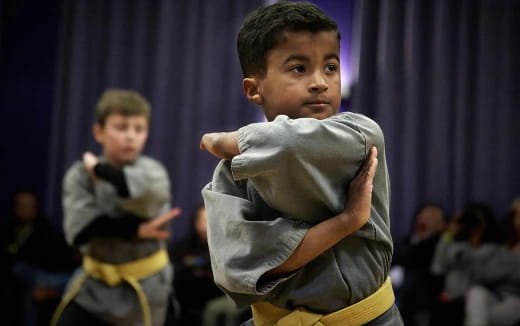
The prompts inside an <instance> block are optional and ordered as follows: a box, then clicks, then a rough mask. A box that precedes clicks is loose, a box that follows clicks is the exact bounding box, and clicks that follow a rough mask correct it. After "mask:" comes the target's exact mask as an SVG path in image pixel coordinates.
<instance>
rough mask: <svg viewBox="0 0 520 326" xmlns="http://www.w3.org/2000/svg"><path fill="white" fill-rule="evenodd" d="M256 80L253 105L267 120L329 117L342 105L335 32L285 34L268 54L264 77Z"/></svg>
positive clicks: (337, 44)
mask: <svg viewBox="0 0 520 326" xmlns="http://www.w3.org/2000/svg"><path fill="white" fill-rule="evenodd" d="M255 80H256V83H257V86H258V95H259V101H258V102H255V103H257V104H260V105H261V106H262V108H263V110H264V114H265V116H266V118H267V120H268V121H271V120H273V119H274V118H275V117H276V116H277V115H279V114H285V115H287V116H289V117H290V118H292V119H297V118H316V119H324V118H327V117H330V116H331V115H333V114H335V113H336V112H337V111H338V109H339V106H340V104H341V77H340V70H339V42H338V38H337V33H336V32H335V31H320V32H316V33H311V32H284V33H283V39H282V40H281V41H280V42H279V44H278V45H277V46H276V47H275V48H273V49H272V50H270V51H269V52H268V54H267V74H266V75H265V76H264V77H263V78H255Z"/></svg>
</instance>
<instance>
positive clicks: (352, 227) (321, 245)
mask: <svg viewBox="0 0 520 326" xmlns="http://www.w3.org/2000/svg"><path fill="white" fill-rule="evenodd" d="M237 136H238V133H237V132H236V131H234V132H218V133H207V134H205V135H203V137H202V139H201V142H200V148H201V149H203V150H207V151H208V152H210V153H211V154H212V155H214V156H216V157H218V158H221V159H226V160H230V159H232V158H233V157H234V156H236V155H239V154H240V150H239V147H238V138H237ZM377 165H378V159H377V149H376V147H375V146H372V147H371V148H370V151H369V154H368V157H367V159H366V161H365V163H364V165H363V167H362V169H361V170H360V171H359V173H358V174H357V175H356V177H355V178H354V179H353V180H352V181H351V183H350V186H349V196H348V199H347V201H346V203H345V208H344V210H343V211H342V212H341V213H339V214H338V215H336V216H333V217H332V218H329V219H326V220H325V221H323V222H321V223H319V224H317V225H314V226H313V227H311V228H310V229H309V231H308V232H307V233H306V235H305V236H304V238H303V240H302V241H301V242H300V244H299V245H298V246H297V247H296V249H295V250H294V251H293V253H292V254H291V255H290V256H289V258H288V259H287V260H286V261H285V262H284V263H282V264H281V265H279V266H277V267H275V268H273V269H271V270H270V271H268V272H267V273H266V274H265V275H264V276H265V277H270V276H272V277H275V276H278V275H282V274H287V273H290V272H293V271H295V270H297V269H298V268H300V267H302V266H303V265H305V264H307V263H308V262H310V261H312V260H313V259H315V258H316V257H318V256H319V255H321V254H322V253H323V252H325V251H326V250H328V249H329V248H331V247H332V246H334V245H335V244H336V243H338V242H339V241H340V240H341V239H343V238H345V237H346V236H348V235H349V234H351V233H353V232H355V231H357V230H358V229H359V228H361V227H362V226H363V225H364V224H365V223H366V222H367V221H368V218H369V216H370V208H371V200H372V190H373V180H374V176H375V172H376V169H377Z"/></svg>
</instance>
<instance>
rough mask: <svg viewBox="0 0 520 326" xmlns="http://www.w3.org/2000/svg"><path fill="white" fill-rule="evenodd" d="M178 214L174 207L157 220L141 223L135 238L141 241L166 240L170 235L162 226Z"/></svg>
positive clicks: (179, 211)
mask: <svg viewBox="0 0 520 326" xmlns="http://www.w3.org/2000/svg"><path fill="white" fill-rule="evenodd" d="M180 214H181V210H180V209H179V208H177V207H175V208H172V209H171V210H169V211H168V212H166V213H164V214H163V215H161V216H159V217H157V218H154V219H152V220H150V221H148V222H144V223H141V224H140V225H139V229H138V230H137V236H138V237H139V238H141V239H167V238H168V237H169V236H170V233H169V232H168V231H165V230H164V226H165V225H166V224H167V223H168V222H169V221H171V220H172V219H173V218H175V217H177V216H179V215H180Z"/></svg>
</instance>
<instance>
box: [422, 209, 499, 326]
mask: <svg viewBox="0 0 520 326" xmlns="http://www.w3.org/2000/svg"><path fill="white" fill-rule="evenodd" d="M496 240H497V228H496V219H495V215H494V214H493V212H492V211H491V209H490V208H489V207H488V206H487V205H485V204H483V203H470V204H468V205H466V206H465V207H464V209H463V210H462V212H461V214H460V215H456V216H455V217H454V218H453V219H452V221H450V225H448V227H447V230H446V231H445V232H444V233H443V235H442V236H441V239H440V240H439V242H438V243H437V247H436V248H435V254H434V258H433V261H432V271H433V273H434V275H442V276H444V281H443V285H442V290H441V293H440V295H439V297H438V298H437V300H436V301H435V302H434V305H433V308H432V316H431V317H432V318H431V319H430V325H432V326H437V325H443V326H448V325H454V326H455V325H456V326H460V325H462V324H463V322H464V316H465V297H466V293H467V291H468V289H469V287H470V286H471V285H472V282H473V277H472V272H473V270H474V269H475V268H478V265H480V264H482V262H483V261H487V260H488V259H490V258H491V257H493V255H495V254H496V250H497V245H496Z"/></svg>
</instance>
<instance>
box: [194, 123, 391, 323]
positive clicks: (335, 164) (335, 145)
mask: <svg viewBox="0 0 520 326" xmlns="http://www.w3.org/2000/svg"><path fill="white" fill-rule="evenodd" d="M238 140H239V149H240V152H241V154H240V155H238V156H236V157H234V158H233V160H232V161H221V162H220V163H219V164H218V166H217V167H216V169H215V172H214V175H213V179H212V181H211V182H210V183H209V184H208V185H207V186H206V187H205V188H204V189H203V191H202V194H203V197H204V202H205V205H206V208H207V211H208V241H209V247H210V253H211V262H212V267H213V272H214V277H215V281H216V283H217V284H218V285H219V286H220V287H221V288H222V289H223V290H224V291H225V292H226V293H227V294H228V295H229V296H230V297H231V298H232V299H233V300H234V301H235V302H236V303H237V305H239V306H244V305H247V304H251V303H254V302H257V301H269V302H270V303H272V304H274V305H276V306H279V307H282V308H285V309H289V310H293V309H294V308H295V307H303V308H305V309H308V310H311V311H314V312H319V313H330V312H333V311H336V310H339V309H341V308H344V307H345V306H348V305H351V304H353V303H355V302H358V301H359V300H361V299H363V298H365V297H367V296H368V295H370V294H372V293H373V292H374V291H376V290H377V289H378V288H379V287H380V286H381V284H382V283H383V282H384V281H385V279H386V277H387V274H388V270H389V267H390V262H391V257H392V239H391V235H390V229H389V225H390V224H389V223H390V221H389V201H390V185H389V178H388V172H387V166H386V159H385V152H384V139H383V134H382V132H381V129H380V128H379V126H378V125H377V124H376V123H375V122H374V121H372V120H370V119H369V118H367V117H365V116H363V115H360V114H355V113H340V114H337V115H335V116H333V117H330V118H328V119H325V120H316V119H311V118H302V119H296V120H291V119H289V118H288V117H287V116H278V117H277V118H276V119H275V120H274V121H272V122H263V123H255V124H251V125H248V126H246V127H243V128H241V129H239V132H238ZM371 145H376V146H377V149H378V152H379V155H378V159H379V165H378V169H377V172H376V176H375V179H374V192H373V198H372V209H371V214H370V218H369V221H368V223H367V224H366V225H365V226H363V227H362V228H361V229H360V230H358V231H356V232H355V233H353V234H351V235H349V236H347V237H346V238H344V239H343V240H341V241H340V242H339V243H338V244H336V245H335V246H334V247H332V248H331V249H329V250H327V251H326V252H325V253H323V254H322V255H321V256H319V257H317V258H316V259H315V260H313V261H311V262H310V263H308V264H307V265H305V266H303V267H302V268H300V269H299V270H297V271H296V272H294V273H292V274H291V275H288V276H286V277H283V278H279V279H275V280H270V281H269V282H265V281H263V279H261V276H262V275H263V274H264V273H265V272H267V271H269V270H270V269H272V268H274V267H276V266H278V265H280V264H281V263H283V262H284V261H285V260H286V259H287V258H288V257H289V256H290V254H291V253H292V252H293V250H294V249H295V248H296V246H297V245H298V244H299V243H300V241H301V240H302V238H303V237H304V235H305V233H306V232H307V230H308V229H309V228H310V227H311V226H312V225H314V224H317V223H319V222H320V221H323V220H324V219H326V218H329V217H332V216H334V215H337V214H338V213H339V212H341V211H342V210H343V208H344V203H345V199H346V196H347V191H346V190H347V189H348V183H349V181H350V180H352V179H353V178H354V176H355V175H356V173H357V172H358V170H359V169H360V167H361V166H362V164H363V162H364V160H365V158H366V157H367V154H368V151H369V148H370V146H371Z"/></svg>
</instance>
